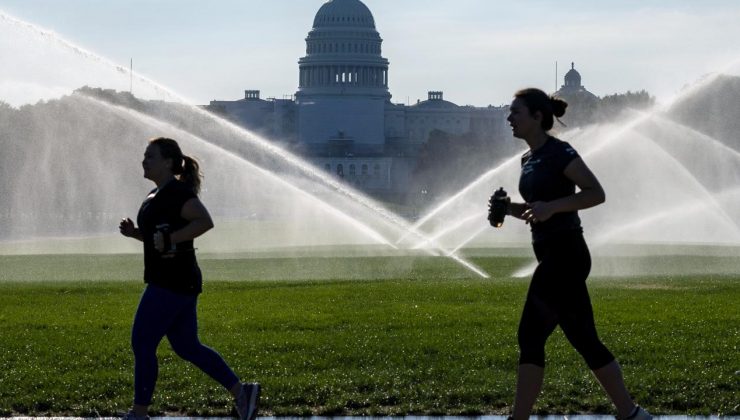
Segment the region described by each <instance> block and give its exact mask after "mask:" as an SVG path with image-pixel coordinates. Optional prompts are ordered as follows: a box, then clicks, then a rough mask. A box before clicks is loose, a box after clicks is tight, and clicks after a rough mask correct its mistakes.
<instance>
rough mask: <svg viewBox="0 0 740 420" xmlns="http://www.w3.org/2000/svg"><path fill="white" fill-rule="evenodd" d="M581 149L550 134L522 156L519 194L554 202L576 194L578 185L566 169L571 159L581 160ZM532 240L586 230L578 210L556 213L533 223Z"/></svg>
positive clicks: (527, 198) (530, 200) (529, 199)
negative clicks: (579, 152)
mask: <svg viewBox="0 0 740 420" xmlns="http://www.w3.org/2000/svg"><path fill="white" fill-rule="evenodd" d="M578 157H579V156H578V152H576V151H575V149H573V147H571V145H570V144H568V143H566V142H564V141H562V140H559V139H556V138H555V137H550V138H548V139H547V141H546V142H545V144H543V145H542V147H540V148H539V149H537V150H535V151H534V152H533V151H531V150H528V151H527V152H526V153H524V154H523V155H522V173H521V176H520V177H519V193H520V194H521V195H522V197H523V198H524V200H525V201H526V202H528V203H533V202H535V201H553V200H557V199H558V198H562V197H566V196H569V195H573V194H575V192H576V185H575V183H574V182H573V181H571V180H570V179H568V178H567V177H566V176H565V174H563V172H564V171H565V167H566V166H568V164H569V163H570V162H572V161H573V160H574V159H577V158H578ZM530 226H531V230H532V240H533V241H535V242H538V241H541V240H546V239H549V238H552V237H554V236H557V235H558V234H561V233H564V232H573V231H577V232H582V231H583V229H582V228H581V219H580V218H579V217H578V212H575V211H574V212H567V213H556V214H554V215H553V216H552V217H551V218H549V219H547V220H546V221H544V222H538V223H532V224H531V225H530Z"/></svg>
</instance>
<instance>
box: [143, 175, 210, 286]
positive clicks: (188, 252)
mask: <svg viewBox="0 0 740 420" xmlns="http://www.w3.org/2000/svg"><path fill="white" fill-rule="evenodd" d="M196 197H197V195H196V194H195V192H194V191H193V189H192V188H190V187H189V186H188V185H186V184H185V183H183V182H180V181H178V180H175V179H173V180H171V181H169V182H167V183H166V184H165V185H163V186H162V188H161V189H159V190H157V189H156V188H155V189H154V190H152V191H151V192H150V193H149V195H148V196H147V198H146V200H144V202H143V203H142V204H141V209H139V214H138V216H137V218H136V219H137V220H136V222H137V224H138V225H139V231H140V232H141V235H142V238H143V239H144V282H145V283H150V284H154V285H157V286H160V287H164V288H166V289H169V290H171V291H173V292H177V293H181V294H187V295H197V294H198V293H200V292H201V291H202V283H203V280H202V277H201V273H200V268H199V267H198V262H197V261H196V259H195V249H194V248H193V241H192V240H190V241H185V242H180V243H178V244H176V245H172V247H171V248H170V249H169V250H165V252H159V251H157V250H156V249H155V248H154V233H155V232H156V231H158V230H163V229H167V230H169V232H174V231H176V230H179V229H181V228H182V227H183V226H185V225H187V224H188V223H189V222H188V220H186V219H183V218H182V217H181V216H180V212H181V211H182V207H183V205H185V203H186V202H187V201H188V200H190V199H191V198H196Z"/></svg>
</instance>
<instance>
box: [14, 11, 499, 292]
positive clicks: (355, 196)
mask: <svg viewBox="0 0 740 420" xmlns="http://www.w3.org/2000/svg"><path fill="white" fill-rule="evenodd" d="M0 17H2V19H4V20H6V21H9V22H11V23H13V24H15V25H18V26H22V27H24V28H26V29H29V30H31V31H34V32H35V33H37V34H38V35H39V36H42V37H45V38H49V39H52V40H53V41H54V42H56V43H57V44H58V45H61V46H62V47H64V48H67V49H69V50H71V51H73V52H75V53H76V54H80V55H82V56H83V57H84V58H86V59H89V60H94V61H96V62H99V63H102V64H105V65H108V66H110V67H112V68H113V69H114V70H116V71H117V72H121V73H124V74H129V75H131V76H132V77H133V76H134V75H135V76H136V77H137V79H138V80H139V81H141V82H144V83H147V84H148V85H149V86H152V87H154V88H155V89H158V90H159V91H161V92H162V93H166V94H167V95H169V96H170V97H172V98H173V99H177V100H179V101H180V102H182V103H184V104H190V103H192V102H191V101H189V100H186V99H185V98H183V97H182V96H181V95H178V94H174V93H173V92H172V91H171V90H170V89H167V88H165V87H164V86H162V85H161V84H159V83H156V82H154V81H152V80H150V79H148V78H145V77H143V76H141V75H138V74H137V73H135V72H132V71H131V70H129V69H126V68H125V67H122V66H119V65H117V64H115V63H114V62H112V61H110V60H108V59H105V58H103V57H101V56H100V55H97V54H94V53H92V52H90V51H88V50H85V49H84V48H81V47H79V46H77V45H75V44H73V43H71V42H69V41H67V40H65V39H64V38H62V37H61V36H59V35H57V34H55V33H53V32H51V31H46V30H44V29H42V28H40V27H38V26H36V25H33V24H31V23H28V22H25V21H23V20H21V19H18V18H15V17H12V16H10V15H8V14H6V13H4V12H0ZM190 107H191V109H192V110H193V111H195V112H196V113H199V114H201V115H203V116H206V117H208V118H210V119H211V120H213V121H216V122H217V123H218V124H220V125H221V126H223V127H226V128H228V129H230V130H232V131H233V132H235V133H238V134H240V136H241V138H242V139H244V140H247V141H248V142H250V143H251V144H253V145H255V146H257V147H260V148H261V149H262V150H265V151H268V152H271V153H273V154H274V155H275V156H276V157H278V158H280V159H282V160H283V161H285V162H287V163H289V164H291V165H293V166H294V167H295V168H296V169H298V170H300V171H301V172H302V173H304V174H306V175H310V176H311V177H312V178H313V179H320V180H322V182H323V183H324V184H325V185H328V186H330V187H332V188H333V189H334V191H335V192H337V193H339V194H341V195H344V196H346V197H349V198H350V199H352V200H354V201H355V202H357V203H358V204H360V205H362V206H364V207H366V208H368V209H370V210H372V211H373V212H375V214H378V215H380V216H381V217H383V218H385V219H386V220H387V221H389V222H391V223H392V224H394V225H396V226H397V227H399V228H401V229H402V230H405V231H411V229H409V227H408V226H407V223H405V222H404V221H403V220H401V219H400V218H399V217H397V216H396V215H393V214H391V213H390V212H388V211H386V210H385V209H383V208H382V207H380V206H378V205H376V204H374V203H372V202H371V201H370V200H369V199H367V198H366V197H364V196H363V195H361V194H359V193H358V192H356V191H352V190H351V189H350V188H348V187H347V186H345V185H342V184H340V183H339V182H338V181H335V180H332V179H329V178H327V177H322V176H321V175H319V174H318V173H317V172H316V170H315V168H314V167H313V166H311V165H310V164H308V163H306V162H304V161H302V160H301V159H299V158H297V157H295V156H293V155H292V154H290V153H288V152H286V151H285V150H283V149H281V148H279V147H277V146H275V145H274V144H271V143H270V142H268V141H266V140H263V139H261V138H259V137H258V136H255V135H254V134H253V133H251V132H249V131H248V130H245V129H244V128H242V127H239V126H237V125H236V124H233V123H231V122H228V121H225V120H223V119H221V118H218V117H216V116H214V115H213V114H211V113H209V112H207V111H205V110H203V109H200V108H199V107H196V106H193V105H190ZM224 150H226V149H224ZM413 233H414V234H415V235H417V236H420V237H423V235H421V234H419V233H418V232H413ZM440 250H441V248H440ZM450 258H452V259H453V260H454V261H456V262H458V263H459V264H461V265H463V266H464V267H466V268H468V269H470V270H472V271H473V272H475V273H476V274H478V275H481V276H482V277H488V275H487V274H486V273H485V272H484V271H482V270H481V269H479V268H477V267H475V266H474V265H473V264H471V263H470V262H468V261H465V260H464V259H463V258H461V257H459V256H457V255H454V256H453V255H450Z"/></svg>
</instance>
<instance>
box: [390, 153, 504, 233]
mask: <svg viewBox="0 0 740 420" xmlns="http://www.w3.org/2000/svg"><path fill="white" fill-rule="evenodd" d="M517 159H518V156H512V157H511V158H509V159H507V160H506V161H504V162H503V163H501V164H500V165H499V166H497V167H495V168H493V169H491V170H489V171H488V172H486V173H484V174H483V175H481V176H479V177H478V178H476V179H475V181H473V182H471V183H470V184H468V185H467V186H466V187H465V188H463V189H462V190H460V191H458V192H457V193H455V195H453V196H452V197H450V198H448V199H447V200H445V201H444V202H443V203H441V204H440V205H438V206H437V207H435V208H434V209H432V210H431V211H430V212H429V213H427V214H426V215H424V216H423V217H422V218H420V219H419V220H418V221H416V223H414V224H413V225H412V226H411V228H410V229H411V232H418V229H419V228H420V227H421V226H423V225H424V224H425V223H426V222H428V221H429V220H431V218H432V217H434V216H436V215H437V214H439V213H440V212H441V211H442V210H444V209H445V208H447V207H448V206H450V205H451V204H452V203H454V202H455V201H456V200H457V199H459V198H460V197H462V196H464V195H465V194H467V193H468V192H469V191H471V190H472V189H474V188H475V187H477V186H478V185H479V184H482V183H483V182H485V181H488V180H489V179H490V178H492V177H493V176H494V175H496V174H498V173H499V172H500V171H502V170H503V168H504V167H506V166H508V165H510V164H512V163H513V162H516V160H517ZM481 205H485V204H481ZM407 237H408V235H404V236H402V237H401V238H399V239H398V241H396V243H400V242H401V241H403V240H405V239H406V238H407Z"/></svg>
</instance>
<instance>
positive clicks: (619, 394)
mask: <svg viewBox="0 0 740 420" xmlns="http://www.w3.org/2000/svg"><path fill="white" fill-rule="evenodd" d="M566 107H567V104H566V103H565V102H564V101H562V100H560V99H557V98H552V97H549V96H548V95H547V94H545V93H544V92H543V91H541V90H539V89H533V88H530V89H524V90H521V91H519V92H517V93H516V94H515V95H514V101H513V102H512V104H511V107H510V114H509V117H508V118H507V120H508V121H509V124H510V125H511V128H512V131H513V135H514V137H517V138H520V139H523V140H524V141H526V142H527V145H528V146H529V150H528V151H527V152H526V153H524V155H523V156H522V169H521V176H520V178H519V192H520V194H521V195H522V197H523V198H524V200H525V201H526V202H525V203H508V205H507V210H506V214H509V215H512V216H514V217H517V218H519V219H522V220H524V221H526V222H527V223H528V224H530V226H531V231H532V243H533V248H534V253H535V256H536V257H537V261H538V265H537V268H536V269H535V272H534V274H533V276H532V281H531V283H530V286H529V291H528V292H527V299H526V302H525V304H524V309H523V312H522V317H521V320H520V323H519V331H518V341H519V349H520V357H519V370H518V377H517V386H516V397H515V401H514V410H513V414H512V417H513V418H514V419H515V420H519V419H526V418H528V417H529V414H530V412H531V410H532V407H533V406H534V402H535V400H536V399H537V395H538V394H539V392H540V388H541V386H542V380H543V376H544V366H545V342H546V341H547V338H548V337H549V336H550V334H551V333H552V332H553V331H554V329H555V327H557V326H558V325H559V326H560V328H561V329H562V330H563V332H564V333H565V336H566V337H567V339H568V340H569V341H570V343H571V344H572V345H573V347H574V348H575V349H576V350H577V351H578V352H579V353H580V354H581V356H582V357H583V358H584V359H585V361H586V364H587V365H588V367H589V368H590V369H591V370H592V372H593V373H594V375H595V376H596V379H597V380H598V381H599V383H600V384H601V385H602V387H603V388H604V390H605V391H606V393H607V394H608V396H609V398H610V399H611V400H612V402H613V403H614V405H615V407H616V409H617V413H618V416H617V418H618V419H629V420H632V419H635V420H648V419H651V418H652V417H651V416H650V414H649V413H648V412H647V411H645V410H644V409H642V408H640V407H639V406H637V405H635V403H634V402H633V401H632V398H631V397H630V395H629V393H628V392H627V389H626V387H625V385H624V380H623V377H622V371H621V368H620V366H619V364H618V363H617V361H616V360H615V358H614V356H613V355H612V353H611V352H610V351H609V350H608V349H607V348H606V347H605V346H604V344H603V343H602V342H601V341H600V340H599V337H598V335H597V333H596V327H595V325H594V316H593V311H592V308H591V300H590V298H589V295H588V290H587V288H586V278H587V277H588V274H589V272H590V270H591V256H590V254H589V251H588V247H587V246H586V242H585V241H584V239H583V229H582V228H581V221H580V219H579V217H578V210H583V209H587V208H589V207H593V206H596V205H598V204H601V203H603V202H604V201H605V194H604V190H603V189H602V187H601V185H600V184H599V181H598V180H597V179H596V176H594V174H593V173H592V172H591V171H590V169H589V168H588V167H587V166H586V164H585V163H584V161H583V160H582V159H581V158H580V157H579V156H578V153H577V152H576V151H575V149H573V148H572V147H571V146H570V145H569V144H568V143H566V142H564V141H561V140H559V139H557V138H555V137H553V136H551V135H550V134H549V133H548V131H549V130H550V129H551V128H552V126H553V119H554V117H555V118H557V117H561V116H563V115H564V114H565V108H566ZM576 187H578V189H579V190H580V191H578V192H576ZM492 200H493V199H492Z"/></svg>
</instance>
